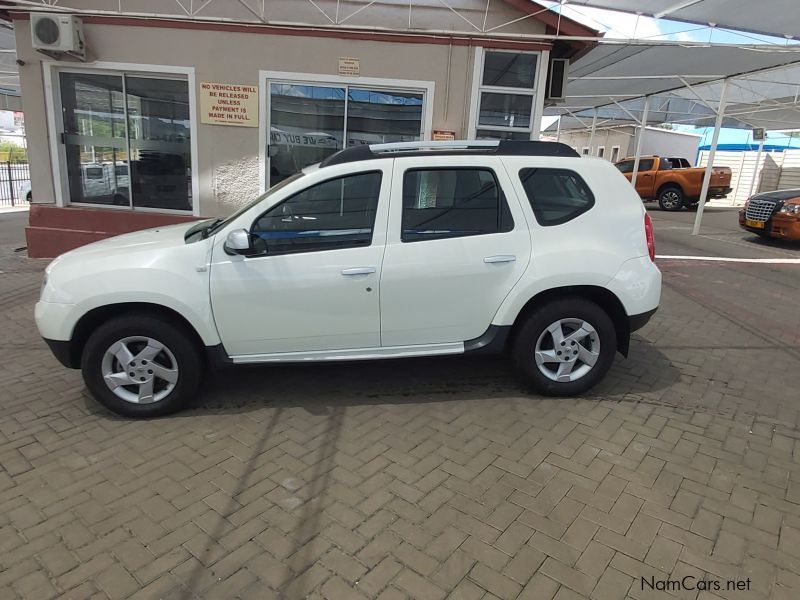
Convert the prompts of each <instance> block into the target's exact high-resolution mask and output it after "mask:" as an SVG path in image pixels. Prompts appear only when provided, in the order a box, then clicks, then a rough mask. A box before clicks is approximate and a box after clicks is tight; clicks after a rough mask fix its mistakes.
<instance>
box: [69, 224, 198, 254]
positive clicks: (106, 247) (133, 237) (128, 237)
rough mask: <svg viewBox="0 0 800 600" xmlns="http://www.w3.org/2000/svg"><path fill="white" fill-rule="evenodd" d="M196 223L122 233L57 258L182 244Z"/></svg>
mask: <svg viewBox="0 0 800 600" xmlns="http://www.w3.org/2000/svg"><path fill="white" fill-rule="evenodd" d="M196 224H197V221H189V222H187V223H178V224H176V225H165V226H163V227H154V228H152V229H143V230H141V231H134V232H132V233H124V234H122V235H117V236H114V237H110V238H106V239H104V240H100V241H98V242H93V243H91V244H87V245H86V246H81V247H79V248H75V249H74V250H70V251H69V252H67V253H66V254H62V255H61V256H60V257H59V258H64V259H66V258H70V259H71V258H90V257H92V256H96V255H102V256H103V257H105V258H108V257H109V256H112V255H116V254H125V255H130V254H132V253H137V252H151V251H153V250H163V249H166V248H171V247H174V246H182V245H184V244H185V243H186V242H185V241H184V235H185V234H186V232H187V231H188V230H189V229H190V228H191V227H193V226H194V225H196ZM56 260H58V259H56Z"/></svg>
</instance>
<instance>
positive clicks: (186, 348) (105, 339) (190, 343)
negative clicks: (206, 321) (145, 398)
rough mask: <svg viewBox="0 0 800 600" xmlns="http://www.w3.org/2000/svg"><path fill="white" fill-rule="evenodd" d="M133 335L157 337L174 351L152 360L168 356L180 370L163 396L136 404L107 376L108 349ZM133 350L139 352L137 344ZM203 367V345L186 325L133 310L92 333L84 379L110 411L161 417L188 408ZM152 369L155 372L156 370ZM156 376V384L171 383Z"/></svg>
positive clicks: (84, 356) (161, 360) (86, 350)
mask: <svg viewBox="0 0 800 600" xmlns="http://www.w3.org/2000/svg"><path fill="white" fill-rule="evenodd" d="M130 337H144V338H152V339H155V340H157V341H158V342H160V343H161V344H163V345H164V346H165V347H166V348H167V349H168V351H169V352H170V353H171V354H172V357H168V356H167V354H165V353H163V351H162V353H160V354H159V355H158V356H156V357H155V358H154V359H152V362H159V363H161V364H162V365H163V364H164V361H165V360H166V361H169V362H170V363H171V362H172V361H174V362H175V363H176V365H175V366H176V368H177V370H178V374H177V381H175V382H174V387H173V388H172V389H171V391H169V392H168V393H167V394H166V395H165V396H164V397H163V398H161V399H159V400H157V401H155V402H152V403H148V404H136V403H134V402H132V401H128V400H125V399H123V398H121V397H119V396H118V395H117V394H116V393H114V392H113V391H112V390H111V389H110V388H109V387H108V386H107V385H106V383H105V380H104V378H103V372H102V370H103V358H104V356H105V354H106V350H108V349H109V348H110V347H111V346H112V345H113V344H114V343H115V342H117V341H119V340H122V339H125V338H130ZM140 344H141V342H140ZM131 352H132V353H133V352H135V346H133V345H132V347H131ZM112 362H113V361H112ZM113 364H114V365H116V366H115V368H114V369H112V370H115V369H118V368H119V365H120V363H119V362H116V363H113ZM169 366H172V365H169ZM140 368H143V367H140ZM202 368H203V364H202V360H201V355H200V349H199V348H198V347H197V344H196V343H195V341H194V340H193V339H192V336H191V334H189V333H188V332H186V331H185V328H183V327H180V326H176V325H175V324H173V323H171V322H169V321H168V320H166V319H163V318H159V317H156V316H151V315H146V314H129V315H125V316H120V317H117V318H114V319H111V320H110V321H107V322H106V323H103V324H102V325H101V326H100V327H98V328H97V329H96V330H95V331H94V332H93V333H92V335H91V336H90V337H89V339H88V340H87V342H86V346H85V347H84V349H83V354H82V356H81V371H82V372H83V380H84V382H85V383H86V387H88V388H89V391H90V392H91V394H92V396H93V397H94V398H95V399H96V400H97V401H98V402H100V404H102V405H103V406H105V407H106V408H107V409H109V410H110V411H112V412H114V413H116V414H118V415H122V416H124V417H133V418H149V417H157V416H161V415H167V414H170V413H173V412H176V411H178V410H180V409H182V408H184V407H185V406H186V405H187V404H188V403H189V402H190V401H191V400H192V399H193V398H194V396H195V394H196V393H197V389H198V387H199V385H200V382H201V379H202ZM127 369H128V367H126V368H125V369H124V370H125V371H127ZM149 372H150V373H152V371H149ZM142 374H144V373H142ZM153 379H154V382H155V384H154V386H155V388H157V387H158V386H159V385H161V386H162V387H166V386H167V385H168V384H167V383H166V382H165V381H158V380H157V379H156V378H155V377H154V378H153ZM137 385H138V384H137ZM120 387H123V388H124V389H125V390H130V391H131V392H132V393H133V390H135V389H136V386H129V387H125V386H120Z"/></svg>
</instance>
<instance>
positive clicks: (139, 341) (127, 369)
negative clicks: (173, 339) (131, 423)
mask: <svg viewBox="0 0 800 600" xmlns="http://www.w3.org/2000/svg"><path fill="white" fill-rule="evenodd" d="M100 368H101V373H102V375H103V381H104V382H105V384H106V385H107V386H108V389H110V390H111V391H112V392H114V394H115V395H116V396H117V397H119V398H121V399H122V400H125V401H126V402H131V403H133V404H152V403H154V402H158V401H160V400H163V399H164V398H165V397H167V396H168V395H169V393H170V392H171V391H172V390H173V389H174V388H175V384H176V383H177V381H178V362H177V361H176V360H175V355H174V354H173V353H172V352H171V351H170V349H169V348H167V347H166V346H165V345H164V344H162V343H161V342H159V341H158V340H156V339H153V338H150V337H145V336H131V337H126V338H123V339H121V340H118V341H116V342H114V343H113V344H111V346H109V347H108V349H107V350H106V351H105V353H104V354H103V362H102V364H101V367H100Z"/></svg>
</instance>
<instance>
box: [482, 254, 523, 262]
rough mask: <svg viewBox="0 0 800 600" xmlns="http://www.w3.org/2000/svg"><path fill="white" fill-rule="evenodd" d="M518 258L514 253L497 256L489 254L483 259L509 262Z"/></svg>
mask: <svg viewBox="0 0 800 600" xmlns="http://www.w3.org/2000/svg"><path fill="white" fill-rule="evenodd" d="M515 260H517V257H516V256H514V255H513V254H497V255H495V256H487V257H486V258H484V259H483V262H485V263H508V262H514V261H515Z"/></svg>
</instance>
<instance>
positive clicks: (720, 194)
mask: <svg viewBox="0 0 800 600" xmlns="http://www.w3.org/2000/svg"><path fill="white" fill-rule="evenodd" d="M732 191H733V188H732V187H710V188H708V195H709V197H710V198H724V197H725V196H727V195H728V194H730V193H731V192H732Z"/></svg>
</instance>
